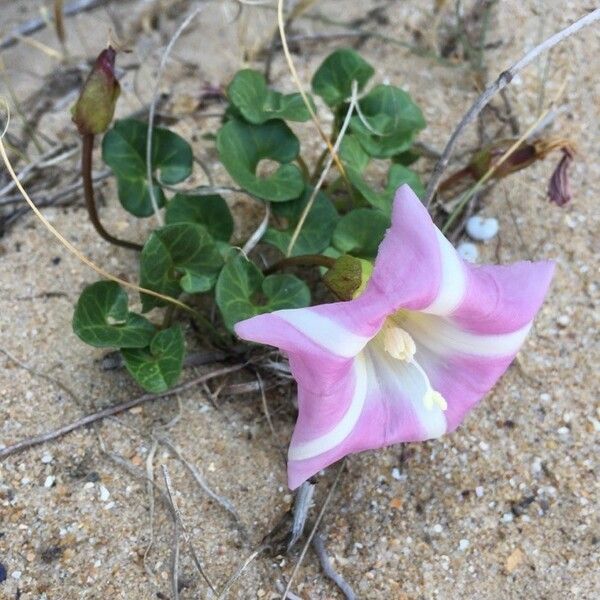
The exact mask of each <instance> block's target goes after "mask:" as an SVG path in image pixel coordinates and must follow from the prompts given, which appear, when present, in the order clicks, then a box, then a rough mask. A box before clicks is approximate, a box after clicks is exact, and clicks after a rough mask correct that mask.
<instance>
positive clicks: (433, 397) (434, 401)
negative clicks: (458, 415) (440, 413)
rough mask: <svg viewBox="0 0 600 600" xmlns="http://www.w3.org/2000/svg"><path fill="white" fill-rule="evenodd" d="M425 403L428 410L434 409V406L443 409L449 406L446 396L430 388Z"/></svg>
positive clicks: (424, 399)
mask: <svg viewBox="0 0 600 600" xmlns="http://www.w3.org/2000/svg"><path fill="white" fill-rule="evenodd" d="M423 403H424V404H425V408H426V409H427V410H433V409H434V407H435V408H439V409H441V410H446V409H447V408H448V403H447V402H446V399H445V398H444V396H442V395H441V394H440V393H439V392H436V391H435V390H432V389H430V390H428V392H427V393H426V394H425V397H424V398H423Z"/></svg>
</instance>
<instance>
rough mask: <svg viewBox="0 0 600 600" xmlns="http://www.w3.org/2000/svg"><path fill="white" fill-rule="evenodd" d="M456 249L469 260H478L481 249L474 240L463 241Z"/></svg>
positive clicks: (462, 256)
mask: <svg viewBox="0 0 600 600" xmlns="http://www.w3.org/2000/svg"><path fill="white" fill-rule="evenodd" d="M456 251H457V252H458V255H459V256H460V257H461V258H463V259H464V260H466V261H468V262H472V263H473V262H476V261H477V258H478V257H479V250H477V246H476V245H475V244H473V242H461V243H460V244H459V245H458V247H457V248H456Z"/></svg>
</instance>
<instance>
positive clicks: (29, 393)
mask: <svg viewBox="0 0 600 600" xmlns="http://www.w3.org/2000/svg"><path fill="white" fill-rule="evenodd" d="M32 398H33V392H32V391H31V390H27V391H26V392H25V400H31V399H32Z"/></svg>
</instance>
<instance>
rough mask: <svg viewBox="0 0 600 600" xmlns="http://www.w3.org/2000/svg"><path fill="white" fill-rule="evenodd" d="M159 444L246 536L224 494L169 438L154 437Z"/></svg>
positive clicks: (240, 522)
mask: <svg viewBox="0 0 600 600" xmlns="http://www.w3.org/2000/svg"><path fill="white" fill-rule="evenodd" d="M156 439H157V440H158V441H159V442H160V443H161V444H163V445H164V446H166V447H167V448H168V449H169V450H170V451H171V452H172V453H173V454H174V455H175V456H176V457H177V458H178V459H179V461H180V462H181V464H182V465H183V466H184V467H185V468H186V469H187V470H188V471H189V473H190V475H191V476H192V478H193V479H194V481H195V482H196V483H197V484H198V487H200V489H202V490H203V491H204V492H205V493H206V494H207V495H208V496H209V497H210V498H212V499H213V500H214V501H215V502H216V503H217V504H218V505H219V506H221V507H222V508H223V509H224V510H226V511H227V512H228V513H229V514H230V515H231V516H232V517H233V520H234V522H235V524H236V525H237V526H238V528H239V529H240V532H241V533H242V535H243V536H244V537H247V535H248V534H247V532H246V529H245V527H244V525H243V523H242V521H241V519H240V517H239V515H238V513H237V511H236V509H235V506H234V505H233V503H232V502H231V500H229V499H228V498H225V496H220V495H219V494H217V493H216V492H215V491H213V490H212V489H211V488H210V487H209V485H208V484H207V483H206V480H205V479H204V477H203V475H202V473H200V471H199V470H198V468H197V467H196V466H195V465H193V464H192V463H190V462H188V461H187V460H186V459H185V458H184V457H183V455H182V453H181V450H180V449H179V448H178V447H177V446H175V444H173V443H172V442H171V441H170V440H169V439H167V438H165V437H159V438H156Z"/></svg>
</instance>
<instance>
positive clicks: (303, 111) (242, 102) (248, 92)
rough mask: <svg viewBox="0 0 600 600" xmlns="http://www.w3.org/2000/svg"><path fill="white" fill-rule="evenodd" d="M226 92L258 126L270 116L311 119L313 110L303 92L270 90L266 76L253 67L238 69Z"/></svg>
mask: <svg viewBox="0 0 600 600" xmlns="http://www.w3.org/2000/svg"><path fill="white" fill-rule="evenodd" d="M227 95H228V97H229V101H230V102H231V103H232V104H233V105H234V106H235V107H236V108H237V109H238V111H239V112H240V113H241V114H242V116H243V117H244V118H245V119H246V120H247V121H250V123H254V124H255V125H260V124H261V123H264V122H265V121H269V120H271V119H285V120H286V121H308V119H310V113H309V112H308V109H307V108H306V105H305V104H304V100H303V99H302V96H301V95H300V94H281V93H279V92H276V91H274V90H270V89H269V88H268V87H267V82H266V80H265V77H264V75H263V74H262V73H259V72H258V71H255V70H254V69H242V70H241V71H238V72H237V73H236V75H235V77H234V78H233V81H232V82H231V83H230V84H229V88H228V90H227Z"/></svg>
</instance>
